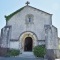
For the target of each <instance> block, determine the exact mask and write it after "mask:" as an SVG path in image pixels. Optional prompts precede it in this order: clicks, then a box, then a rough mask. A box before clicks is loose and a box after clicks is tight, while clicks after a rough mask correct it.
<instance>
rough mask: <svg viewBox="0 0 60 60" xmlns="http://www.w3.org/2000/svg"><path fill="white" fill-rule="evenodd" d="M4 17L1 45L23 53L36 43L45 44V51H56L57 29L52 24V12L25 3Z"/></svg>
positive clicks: (31, 48)
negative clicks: (4, 24) (4, 23)
mask: <svg viewBox="0 0 60 60" xmlns="http://www.w3.org/2000/svg"><path fill="white" fill-rule="evenodd" d="M5 18H6V26H5V27H3V28H2V29H1V37H2V43H1V47H3V48H13V49H19V50H20V51H21V52H22V53H23V52H25V51H33V48H34V47H35V46H37V45H45V47H46V49H47V51H48V52H47V53H49V52H52V51H54V52H55V53H56V50H57V49H58V30H57V28H56V27H55V26H53V25H52V14H50V13H47V12H45V11H42V10H40V9H37V8H35V7H32V6H29V5H28V4H27V5H26V6H24V7H22V8H20V9H18V10H17V11H15V12H13V13H12V14H10V15H8V16H5Z"/></svg>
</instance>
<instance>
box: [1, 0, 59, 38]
mask: <svg viewBox="0 0 60 60" xmlns="http://www.w3.org/2000/svg"><path fill="white" fill-rule="evenodd" d="M26 1H27V0H0V30H1V28H3V27H4V26H5V24H6V21H5V18H4V16H5V15H9V14H11V13H12V12H14V11H16V10H18V9H19V8H21V7H23V6H25V3H26ZM28 1H29V2H30V6H33V7H35V8H38V9H40V10H43V11H46V12H48V13H51V14H53V16H52V23H53V25H54V26H55V27H57V28H58V36H59V37H60V0H28Z"/></svg>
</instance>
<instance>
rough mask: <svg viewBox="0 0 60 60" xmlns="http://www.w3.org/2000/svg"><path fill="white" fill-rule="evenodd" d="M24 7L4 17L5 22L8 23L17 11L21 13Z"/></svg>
mask: <svg viewBox="0 0 60 60" xmlns="http://www.w3.org/2000/svg"><path fill="white" fill-rule="evenodd" d="M24 7H25V6H24ZM24 7H22V8H20V9H18V10H16V11H15V12H13V13H11V14H9V15H8V16H6V15H5V18H6V21H8V20H9V19H10V18H11V17H12V16H14V15H15V14H16V13H18V12H19V11H21V10H22V9H23V8H24Z"/></svg>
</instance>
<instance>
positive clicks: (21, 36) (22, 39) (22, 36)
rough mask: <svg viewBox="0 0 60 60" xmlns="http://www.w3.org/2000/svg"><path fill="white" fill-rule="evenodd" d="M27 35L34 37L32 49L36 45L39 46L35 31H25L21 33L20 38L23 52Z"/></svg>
mask: <svg viewBox="0 0 60 60" xmlns="http://www.w3.org/2000/svg"><path fill="white" fill-rule="evenodd" d="M27 37H30V38H32V41H33V43H32V50H33V48H34V47H35V46H37V40H38V39H37V36H36V35H35V34H34V33H33V32H23V33H22V34H21V35H20V38H19V46H20V51H21V52H24V51H25V50H24V47H25V39H26V38H27Z"/></svg>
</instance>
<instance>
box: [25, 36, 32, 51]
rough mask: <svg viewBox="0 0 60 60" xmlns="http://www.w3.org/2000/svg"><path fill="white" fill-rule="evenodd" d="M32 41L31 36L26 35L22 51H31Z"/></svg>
mask: <svg viewBox="0 0 60 60" xmlns="http://www.w3.org/2000/svg"><path fill="white" fill-rule="evenodd" d="M32 46H33V41H32V38H31V37H26V38H25V42H24V51H32Z"/></svg>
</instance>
